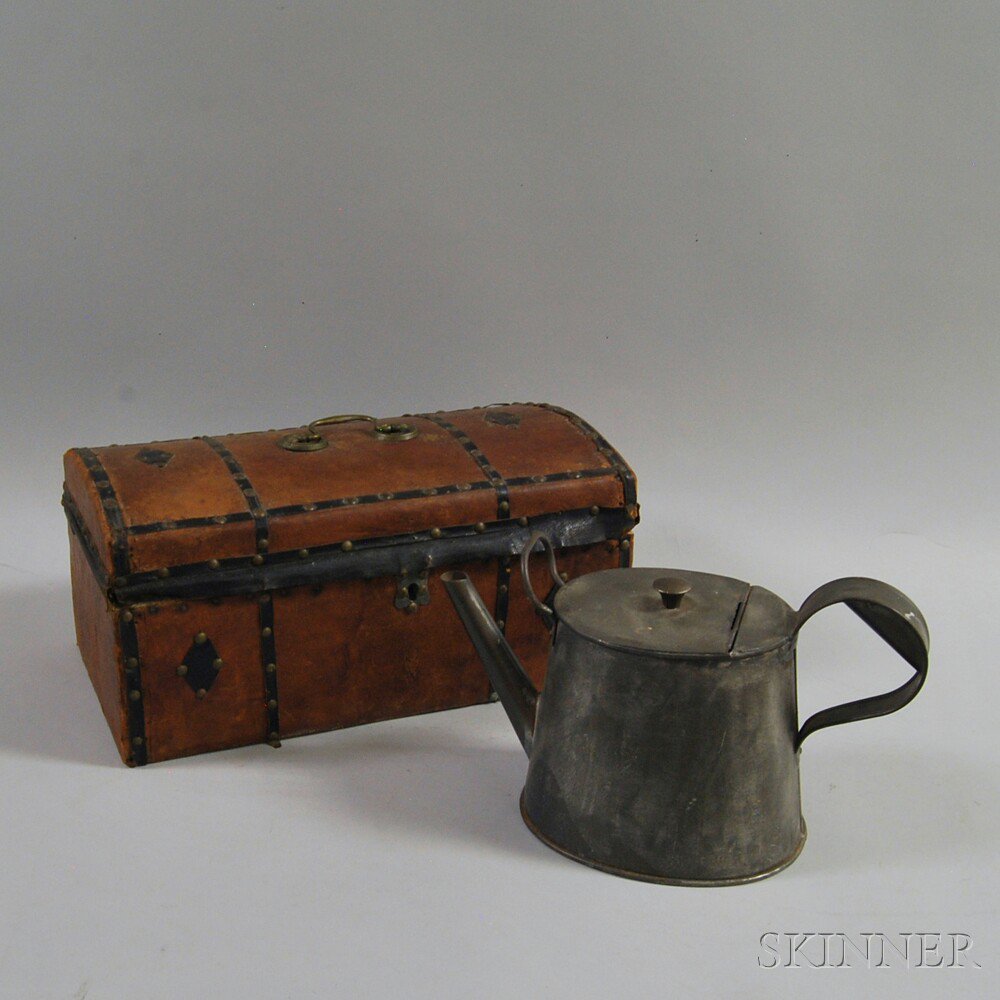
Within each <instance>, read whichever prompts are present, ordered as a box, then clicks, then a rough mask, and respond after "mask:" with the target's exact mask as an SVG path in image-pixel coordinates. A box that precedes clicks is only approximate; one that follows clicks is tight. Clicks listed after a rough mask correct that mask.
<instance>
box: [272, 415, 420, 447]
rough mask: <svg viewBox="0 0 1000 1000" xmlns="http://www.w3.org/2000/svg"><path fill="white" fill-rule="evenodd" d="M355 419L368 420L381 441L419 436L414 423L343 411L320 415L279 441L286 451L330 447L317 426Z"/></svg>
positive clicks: (348, 421)
mask: <svg viewBox="0 0 1000 1000" xmlns="http://www.w3.org/2000/svg"><path fill="white" fill-rule="evenodd" d="M355 420H367V421H369V422H370V423H371V424H372V425H373V426H372V434H373V435H374V436H375V437H376V438H377V439H378V440H379V441H409V440H410V439H411V438H415V437H416V436H417V429H416V427H414V426H413V424H404V423H399V422H392V421H388V422H381V421H378V420H376V419H375V418H374V417H369V416H367V415H366V414H364V413H341V414H339V415H338V416H335V417H320V418H319V420H313V421H312V423H310V424H309V425H308V426H307V427H306V429H305V430H304V431H295V433H294V434H286V435H285V436H284V437H283V438H282V439H281V441H279V442H278V443H279V444H280V445H281V447H282V448H284V449H285V450H286V451H322V450H323V449H324V448H328V447H329V445H330V442H329V441H327V439H326V438H325V437H323V436H322V435H321V434H319V433H318V432H317V431H316V428H317V427H329V426H330V425H331V424H348V423H352V422H353V421H355Z"/></svg>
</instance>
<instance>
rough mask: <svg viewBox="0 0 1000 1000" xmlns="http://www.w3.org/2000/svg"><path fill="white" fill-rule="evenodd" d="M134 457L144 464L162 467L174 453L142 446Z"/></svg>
mask: <svg viewBox="0 0 1000 1000" xmlns="http://www.w3.org/2000/svg"><path fill="white" fill-rule="evenodd" d="M135 457H136V458H137V459H139V461H140V462H145V463H146V465H155V466H156V467H157V468H158V469H162V468H163V467H164V466H165V465H166V464H167V462H169V461H170V459H172V458H173V457H174V453H173V452H172V451H164V450H163V449H162V448H143V449H142V451H140V452H139V453H138V454H137V455H136V456H135Z"/></svg>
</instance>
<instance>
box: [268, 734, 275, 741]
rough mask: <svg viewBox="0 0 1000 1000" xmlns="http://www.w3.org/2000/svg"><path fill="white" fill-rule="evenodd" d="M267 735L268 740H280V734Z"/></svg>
mask: <svg viewBox="0 0 1000 1000" xmlns="http://www.w3.org/2000/svg"><path fill="white" fill-rule="evenodd" d="M267 735H268V739H271V740H277V739H278V734H277V733H268V734H267Z"/></svg>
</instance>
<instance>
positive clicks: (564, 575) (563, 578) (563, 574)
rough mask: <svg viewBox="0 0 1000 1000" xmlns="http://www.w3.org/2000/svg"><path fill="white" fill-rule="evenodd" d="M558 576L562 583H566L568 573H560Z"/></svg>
mask: <svg viewBox="0 0 1000 1000" xmlns="http://www.w3.org/2000/svg"><path fill="white" fill-rule="evenodd" d="M559 576H560V577H561V578H562V581H563V583H566V581H568V580H569V573H566V572H562V573H560V574H559Z"/></svg>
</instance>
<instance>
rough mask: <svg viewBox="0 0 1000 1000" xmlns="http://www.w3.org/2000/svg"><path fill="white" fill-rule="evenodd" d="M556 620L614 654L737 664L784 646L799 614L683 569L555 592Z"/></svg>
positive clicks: (771, 598) (607, 578)
mask: <svg viewBox="0 0 1000 1000" xmlns="http://www.w3.org/2000/svg"><path fill="white" fill-rule="evenodd" d="M554 609H555V613H556V617H557V618H558V619H559V620H560V621H561V622H564V623H565V624H566V625H568V626H569V628H571V629H572V630H573V631H574V632H578V633H579V634H580V635H582V636H585V637H586V638H588V639H592V640H593V641H594V642H598V643H601V644H602V645H604V646H610V647H612V648H614V649H623V650H628V651H631V652H638V653H645V654H648V655H654V656H669V657H679V658H683V657H714V658H733V659H735V658H738V657H743V656H750V655H752V654H754V653H761V652H764V651H765V650H768V649H773V648H774V647H775V646H779V645H781V643H783V642H786V641H787V640H788V639H789V637H790V636H791V634H792V631H793V629H794V628H795V612H794V611H792V609H791V608H790V607H789V606H788V605H787V604H786V603H785V602H784V601H783V600H782V599H781V598H780V597H777V596H776V595H775V594H772V593H771V591H769V590H765V589H764V588H763V587H754V586H751V585H750V584H748V583H744V582H743V581H742V580H733V579H731V578H730V577H728V576H714V575H712V574H710V573H692V572H688V571H687V570H677V569H606V570H601V571H600V572H597V573H589V574H587V575H586V576H581V577H578V578H577V579H575V580H571V581H570V582H569V583H567V584H566V585H565V586H563V587H560V588H559V590H558V591H557V592H556V595H555V601H554Z"/></svg>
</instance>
